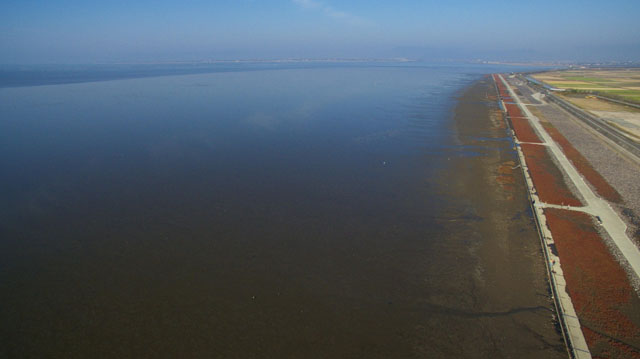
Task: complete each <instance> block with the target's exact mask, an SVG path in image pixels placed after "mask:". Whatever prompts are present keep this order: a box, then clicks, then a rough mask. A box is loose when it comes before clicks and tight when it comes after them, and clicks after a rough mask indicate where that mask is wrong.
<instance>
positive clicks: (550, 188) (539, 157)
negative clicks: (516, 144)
mask: <svg viewBox="0 0 640 359" xmlns="http://www.w3.org/2000/svg"><path fill="white" fill-rule="evenodd" d="M521 147H522V151H523V152H524V156H525V159H526V162H527V167H529V173H531V178H532V180H533V184H534V185H535V187H536V190H537V192H538V196H539V197H540V200H541V201H542V202H546V203H551V204H557V205H569V206H582V203H581V202H580V200H579V199H578V198H576V196H575V195H574V194H573V193H571V190H570V189H569V187H568V186H567V184H566V183H565V181H564V177H563V176H562V172H560V169H559V168H558V166H556V165H555V163H553V161H552V160H551V156H550V155H549V152H548V151H547V148H546V146H540V145H530V144H522V145H521Z"/></svg>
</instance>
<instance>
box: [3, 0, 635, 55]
mask: <svg viewBox="0 0 640 359" xmlns="http://www.w3.org/2000/svg"><path fill="white" fill-rule="evenodd" d="M0 9H1V10H2V11H0V46H1V48H2V49H3V51H2V52H0V63H4V64H38V63H53V64H55V63H60V64H73V63H95V62H150V61H199V60H206V59H219V60H225V59H275V58H394V57H407V58H412V59H423V60H471V59H485V60H490V61H637V60H639V59H640V39H639V38H638V36H637V34H639V33H640V23H639V22H638V21H637V14H638V13H640V3H639V2H637V1H632V0H615V1H613V2H602V1H591V0H589V1H565V2H552V1H549V0H543V1H539V2H535V3H533V2H532V3H526V4H524V3H521V2H517V1H500V0H490V1H484V2H475V1H469V0H455V1H449V2H447V3H444V4H443V3H441V2H435V1H417V0H404V1H395V2H390V1H375V0H374V1H367V2H365V1H362V0H356V1H347V2H338V1H335V0H274V1H255V0H233V1H231V0H222V1H202V0H190V1H182V2H180V1H175V0H163V1H148V0H144V1H137V2H135V3H133V4H132V3H129V2H125V1H121V0H115V1H110V2H92V1H78V0H67V1H39V0H36V1H20V2H17V1H15V2H9V3H6V2H5V3H3V4H2V5H0Z"/></svg>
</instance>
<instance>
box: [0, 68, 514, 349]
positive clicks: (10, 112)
mask: <svg viewBox="0 0 640 359" xmlns="http://www.w3.org/2000/svg"><path fill="white" fill-rule="evenodd" d="M143 70H144V69H143ZM174 70H175V69H174ZM174 70H172V69H171V68H169V69H160V70H157V69H156V70H153V71H151V70H148V71H147V72H144V71H142V72H144V74H142V75H141V74H140V71H139V69H137V70H136V71H133V72H132V71H131V70H130V69H126V68H125V69H121V70H118V69H115V70H113V69H110V70H108V71H107V70H104V71H102V72H100V71H97V70H96V69H95V68H90V69H88V70H87V69H80V70H74V71H75V72H74V74H72V75H69V76H68V78H67V79H66V80H68V81H65V76H64V74H65V71H67V70H64V69H63V70H59V69H58V70H55V69H54V70H52V69H42V70H41V72H40V73H39V75H33V72H31V73H30V74H29V75H25V74H24V73H19V72H15V71H17V70H11V71H14V72H11V71H10V70H5V71H9V73H11V74H12V75H11V76H8V75H6V74H7V72H5V73H4V80H5V82H4V83H0V168H2V175H1V176H0V198H2V202H0V238H1V240H0V283H1V286H2V287H0V319H1V322H2V324H0V326H1V327H2V328H1V330H2V334H1V335H0V336H1V337H2V339H0V343H1V348H2V349H1V350H2V351H3V353H4V354H6V355H8V356H9V357H29V356H33V357H65V358H70V357H95V355H94V354H95V353H110V355H105V357H157V356H163V355H167V356H170V357H181V356H185V355H186V356H202V357H225V358H228V357H239V358H240V357H242V358H250V357H273V356H275V357H315V356H317V357H353V356H366V357H375V356H380V357H388V355H390V354H391V355H394V356H395V357H411V356H412V355H413V354H415V353H416V351H415V347H416V343H415V342H414V336H416V335H418V334H420V335H424V333H418V332H419V329H416V328H417V327H416V325H417V324H416V323H415V321H416V310H417V309H416V308H418V307H417V303H418V302H419V301H420V300H421V299H420V298H425V297H428V296H429V295H430V293H433V291H435V290H436V289H434V288H429V286H426V285H425V282H424V278H425V277H428V276H429V275H431V274H429V272H428V270H429V268H430V267H429V263H430V262H432V261H433V260H434V258H435V257H436V256H437V253H434V251H433V243H434V242H437V241H441V240H442V239H443V238H446V235H447V234H446V233H444V232H443V227H442V225H441V224H440V222H438V221H437V218H438V217H439V216H441V215H442V212H443V211H445V210H449V209H450V207H451V206H453V205H452V204H451V202H450V199H448V198H446V197H445V196H443V195H442V193H441V192H440V191H439V188H440V186H442V183H441V180H442V178H441V176H440V175H439V173H440V171H442V169H443V168H444V166H446V162H447V158H450V157H451V156H456V155H458V156H464V155H465V153H467V152H469V149H467V148H464V147H461V146H458V145H457V144H456V141H455V128H454V126H453V124H452V123H451V114H452V109H453V106H454V104H455V96H456V94H458V93H459V91H460V90H461V89H462V88H464V87H465V86H466V85H468V84H470V83H471V82H472V81H474V80H476V79H478V78H480V77H481V76H482V74H485V73H491V72H495V71H497V70H498V68H496V67H488V66H480V65H433V64H418V63H414V64H405V65H397V64H395V65H394V64H382V65H381V64H359V65H349V66H339V65H332V66H328V65H324V66H323V65H313V66H311V65H308V66H303V67H301V66H291V65H288V66H287V65H280V66H278V65H269V67H267V68H265V66H254V67H250V68H243V67H241V66H240V67H232V68H228V67H225V68H215V67H212V68H208V69H207V71H203V72H202V73H193V74H186V75H185V74H184V73H181V72H180V71H174ZM501 70H503V71H504V70H505V69H504V68H502V69H501ZM507 70H512V69H511V68H508V69H507ZM56 71H57V72H56ZM78 71H79V72H78ZM83 71H84V72H83ZM87 71H88V72H87ZM92 71H93V72H94V74H93V75H92ZM96 71H97V72H96ZM145 71H146V70H145ZM154 71H155V72H154ZM172 71H173V72H172ZM181 71H182V70H181ZM198 72H199V71H198ZM78 73H81V75H78ZM105 73H107V74H110V75H105ZM161 75H164V76H161ZM34 76H35V77H34ZM47 76H49V77H47ZM34 79H35V80H34ZM98 79H99V80H105V81H99V82H88V81H92V80H98ZM106 80H110V81H106ZM64 82H70V83H64ZM32 85H38V86H32ZM469 155H474V153H471V154H469Z"/></svg>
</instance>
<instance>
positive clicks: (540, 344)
mask: <svg viewBox="0 0 640 359" xmlns="http://www.w3.org/2000/svg"><path fill="white" fill-rule="evenodd" d="M493 96H495V90H494V87H493V83H492V81H490V79H488V78H487V79H485V80H483V81H479V82H477V83H476V84H474V85H473V86H472V87H470V88H469V89H467V90H466V91H465V92H464V93H463V94H462V96H461V97H460V98H459V104H458V106H457V108H456V110H455V114H454V117H455V124H456V126H457V131H458V138H459V141H460V142H461V144H462V145H465V146H470V147H472V148H473V151H474V152H475V154H472V155H469V156H459V157H456V158H451V159H450V167H449V169H448V171H447V172H446V174H445V175H444V177H443V179H442V183H443V187H444V188H445V190H444V191H446V193H447V194H448V195H449V196H451V197H452V198H457V201H459V202H463V203H464V204H465V205H466V208H467V215H468V218H476V219H477V220H475V221H471V220H461V221H459V222H453V221H452V222H449V223H447V228H448V230H449V233H450V235H449V238H447V239H446V247H447V248H448V251H447V252H445V253H443V255H442V257H441V263H440V264H439V265H442V266H443V267H444V268H447V267H450V264H449V263H450V262H451V261H455V262H456V263H457V265H456V266H455V267H454V268H451V269H450V270H449V271H447V272H446V273H443V275H442V276H440V277H437V278H436V279H434V280H436V281H440V283H438V284H437V286H438V287H440V288H442V290H441V293H439V295H437V296H433V297H431V298H428V300H427V302H428V303H429V305H430V306H431V307H432V308H434V313H433V319H432V321H431V323H433V324H432V325H430V326H427V327H426V332H427V333H431V334H430V336H431V342H430V343H429V345H428V346H427V347H426V348H425V351H429V350H431V351H432V354H436V353H437V354H438V355H433V356H432V357H446V356H447V355H449V357H454V356H455V357H469V358H482V357H485V358H496V357H517V358H563V357H566V356H567V352H566V349H565V347H564V343H563V341H562V337H561V335H560V334H559V332H558V331H557V330H556V327H555V326H554V321H553V316H554V313H553V304H552V302H551V300H550V299H549V287H548V283H547V276H546V272H545V267H544V261H543V257H542V253H541V248H540V242H539V239H538V234H537V232H536V229H535V226H534V223H533V219H532V217H531V213H530V210H529V203H528V197H527V194H526V188H525V183H524V179H523V177H522V174H521V172H520V171H521V170H520V169H519V168H514V167H515V164H516V163H517V157H516V154H515V152H514V150H513V148H512V143H511V142H510V141H509V139H508V136H507V132H506V130H505V128H504V123H503V119H502V116H501V114H500V111H499V110H498V109H497V107H496V105H495V101H492V100H491V99H490V98H495V97H493ZM443 247H445V245H444V244H443ZM437 326H441V327H440V328H438V327H437ZM438 329H440V330H438ZM434 349H435V350H434Z"/></svg>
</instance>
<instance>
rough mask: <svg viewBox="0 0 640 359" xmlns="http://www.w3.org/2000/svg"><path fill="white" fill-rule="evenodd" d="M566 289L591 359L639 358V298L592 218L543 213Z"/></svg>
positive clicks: (550, 211)
mask: <svg viewBox="0 0 640 359" xmlns="http://www.w3.org/2000/svg"><path fill="white" fill-rule="evenodd" d="M544 212H545V215H546V218H547V225H548V226H549V229H550V230H551V233H552V234H553V238H554V240H555V243H556V248H557V250H558V255H559V257H560V262H561V264H562V270H563V273H564V278H565V280H566V282H567V290H568V291H569V295H570V296H571V300H572V302H573V305H574V307H575V309H576V312H577V314H578V317H579V319H580V323H581V325H582V329H583V333H584V335H585V339H586V340H587V344H588V345H589V349H590V350H591V353H592V355H593V357H594V358H640V326H639V324H640V313H638V310H637V308H638V304H639V303H638V301H639V299H638V297H637V296H636V294H635V293H634V291H633V289H632V287H631V285H630V283H629V279H628V277H627V275H626V273H625V271H624V270H623V269H622V267H621V266H620V264H619V263H618V262H617V261H616V259H615V258H614V257H613V255H611V253H610V252H609V249H608V248H607V246H606V245H605V243H604V242H603V240H602V238H601V237H600V235H599V234H598V232H597V230H596V228H595V224H594V221H593V218H592V217H591V216H589V215H587V214H584V213H581V212H575V211H568V210H561V209H553V208H549V209H545V211H544Z"/></svg>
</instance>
